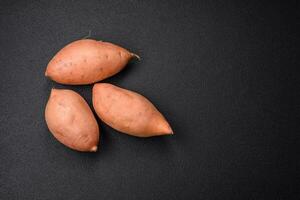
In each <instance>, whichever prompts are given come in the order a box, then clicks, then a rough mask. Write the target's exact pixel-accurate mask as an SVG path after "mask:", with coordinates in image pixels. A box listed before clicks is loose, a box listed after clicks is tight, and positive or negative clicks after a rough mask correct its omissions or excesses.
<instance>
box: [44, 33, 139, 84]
mask: <svg viewBox="0 0 300 200" xmlns="http://www.w3.org/2000/svg"><path fill="white" fill-rule="evenodd" d="M133 57H138V56H137V55H135V54H133V53H130V52H129V51H127V50H126V49H124V48H122V47H119V46H117V45H114V44H112V43H109V42H102V41H96V40H92V39H82V40H77V41H75V42H72V43H70V44H68V45H67V46H65V47H64V48H62V49H61V50H60V51H59V52H58V53H57V54H56V55H55V56H54V57H53V58H52V60H51V61H50V62H49V64H48V66H47V69H46V72H45V76H47V77H49V78H50V79H52V80H53V81H55V82H58V83H61V84H66V85H86V84H91V83H95V82H98V81H101V80H103V79H105V78H108V77H110V76H113V75H114V74H116V73H118V72H119V71H121V70H122V69H123V68H124V67H125V65H126V64H127V63H128V62H129V61H130V59H132V58H133Z"/></svg>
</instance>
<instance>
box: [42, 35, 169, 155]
mask: <svg viewBox="0 0 300 200" xmlns="http://www.w3.org/2000/svg"><path fill="white" fill-rule="evenodd" d="M132 58H138V59H139V57H138V56H137V55H136V54H133V53H131V52H129V51H127V50H126V49H124V48H122V47H119V46H117V45H114V44H112V43H109V42H102V41H96V40H92V39H82V40H78V41H75V42H72V43H70V44H68V45H67V46H65V47H64V48H63V49H61V50H60V51H59V52H58V53H57V54H56V55H55V56H54V57H53V58H52V60H51V61H50V62H49V64H48V66H47V69H46V72H45V75H46V76H47V77H49V78H50V79H52V80H54V81H56V82H58V83H61V84H68V85H85V84H92V83H96V82H98V81H101V80H103V79H105V78H108V77H110V76H113V75H114V74H116V73H118V72H119V71H121V70H122V69H123V68H124V66H125V65H126V64H127V63H128V62H129V61H130V60H131V59H132ZM92 96H93V97H92V99H93V100H92V101H93V107H94V109H95V111H96V113H97V115H98V116H99V118H100V119H101V120H102V121H103V122H105V123H106V124H107V125H109V126H111V127H112V128H114V129H116V130H118V131H120V132H123V133H126V134H129V135H133V136H138V137H150V136H157V135H167V134H173V131H172V129H171V127H170V125H169V124H168V122H167V121H166V119H165V118H164V117H163V115H162V114H161V113H160V112H159V111H158V110H157V109H156V108H155V106H154V105H153V104H152V103H151V102H150V101H149V100H148V99H146V98H145V97H143V96H142V95H140V94H138V93H136V92H133V91H129V90H126V89H123V88H120V87H117V86H114V85H112V84H108V83H96V84H94V86H93V94H92ZM45 119H46V123H47V125H48V128H49V130H50V131H51V133H52V134H53V135H54V137H55V138H56V139H58V140H59V141H60V142H61V143H63V144H64V145H66V146H68V147H70V148H72V149H74V150H78V151H92V152H93V151H97V148H98V143H99V127H98V124H97V121H96V119H95V117H94V115H93V112H92V111H91V109H90V107H89V106H88V104H87V102H86V101H85V100H84V99H83V98H82V97H81V96H80V95H79V94H78V93H76V92H74V91H72V90H67V89H52V90H51V94H50V97H49V100H48V103H47V105H46V110H45Z"/></svg>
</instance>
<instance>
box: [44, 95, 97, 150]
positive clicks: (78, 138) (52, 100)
mask: <svg viewBox="0 0 300 200" xmlns="http://www.w3.org/2000/svg"><path fill="white" fill-rule="evenodd" d="M45 119H46V123H47V125H48V128H49V130H50V132H51V133H52V134H53V136H54V137H55V138H56V139H57V140H58V141H60V142H61V143H63V144H64V145H66V146H67V147H69V148H71V149H74V150H77V151H91V152H95V151H97V145H98V142H99V127H98V124H97V121H96V119H95V117H94V114H93V112H92V111H91V109H90V107H89V106H88V104H87V103H86V101H85V100H84V99H83V98H82V97H81V96H80V95H79V94H77V93H76V92H74V91H72V90H64V89H52V90H51V94H50V97H49V100H48V102H47V105H46V110H45Z"/></svg>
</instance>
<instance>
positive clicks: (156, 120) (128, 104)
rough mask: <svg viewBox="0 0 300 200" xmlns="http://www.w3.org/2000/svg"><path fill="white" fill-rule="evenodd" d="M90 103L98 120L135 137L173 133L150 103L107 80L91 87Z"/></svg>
mask: <svg viewBox="0 0 300 200" xmlns="http://www.w3.org/2000/svg"><path fill="white" fill-rule="evenodd" d="M93 106H94V109H95V111H96V113H97V115H98V116H99V117H100V119H101V120H102V121H104V122H105V123H106V124H108V125H109V126H111V127H112V128H114V129H116V130H118V131H120V132H123V133H127V134H129V135H133V136H137V137H150V136H158V135H168V134H173V131H172V129H171V127H170V125H169V124H168V122H167V121H166V119H165V118H164V117H163V115H162V114H161V113H160V112H159V111H158V110H157V109H156V108H155V107H154V105H153V104H152V103H151V102H150V101H149V100H147V99H146V98H145V97H143V96H142V95H140V94H138V93H136V92H132V91H129V90H126V89H122V88H120V87H117V86H114V85H112V84H108V83H97V84H95V85H94V87H93Z"/></svg>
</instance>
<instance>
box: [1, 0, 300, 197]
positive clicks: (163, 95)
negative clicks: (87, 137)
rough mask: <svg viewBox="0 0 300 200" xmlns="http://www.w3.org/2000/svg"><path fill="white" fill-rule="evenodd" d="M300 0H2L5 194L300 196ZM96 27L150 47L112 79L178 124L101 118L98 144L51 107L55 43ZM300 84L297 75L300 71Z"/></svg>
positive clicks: (114, 38)
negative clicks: (67, 131)
mask: <svg viewBox="0 0 300 200" xmlns="http://www.w3.org/2000/svg"><path fill="white" fill-rule="evenodd" d="M299 21H300V20H299V4H298V5H297V3H296V1H295V2H292V1H289V3H282V2H275V1H272V2H270V3H268V2H267V1H265V2H263V1H238V0H236V1H226V2H225V1H221V0H220V1H216V0H214V1H169V2H165V1H136V0H131V1H121V0H120V1H96V0H94V1H52V2H51V1H3V0H0V48H1V49H0V72H1V78H0V81H1V82H0V95H1V101H0V111H1V115H0V123H1V124H0V125H1V126H0V199H1V200H2V199H3V200H4V199H5V200H6V199H7V200H9V199H23V200H24V199H26V200H27V199H28V200H29V199H30V200H32V199H64V200H65V199H72V200H76V199H78V200H79V199H80V200H81V199H85V200H90V199H163V200H168V199H299V198H300V194H299V193H300V192H299V189H300V182H299V180H300V179H299V178H300V176H299V168H300V165H299V161H298V159H299V154H298V153H296V150H297V148H296V147H297V144H298V142H299V132H300V131H299V126H298V124H297V123H299V118H298V120H297V117H299V115H297V110H298V111H299V99H298V100H297V99H296V97H297V94H299V93H298V92H299V87H297V86H299V84H298V83H299V82H297V78H298V76H297V74H296V73H295V72H294V71H293V70H294V69H296V67H299V62H298V61H299V57H298V58H297V54H296V53H297V48H298V46H297V45H296V44H297V43H298V44H299V32H298V31H297V29H296V28H297V27H299ZM89 30H91V31H92V38H95V39H99V40H104V41H111V42H114V43H116V44H119V45H121V46H124V47H126V48H128V49H130V50H131V51H133V52H136V53H137V54H139V55H140V56H141V57H142V60H141V61H140V62H137V61H134V62H132V63H131V64H129V65H128V66H127V68H126V69H125V70H124V71H122V72H121V73H119V74H118V75H116V76H114V77H112V78H110V79H108V80H105V81H106V82H110V83H114V84H116V85H119V86H121V87H125V88H128V89H131V90H134V91H137V92H139V93H141V94H143V95H145V96H146V97H148V98H149V99H150V100H151V101H152V102H153V103H154V104H155V105H156V106H157V107H158V108H159V109H160V111H161V112H162V113H163V114H164V115H165V116H166V118H167V119H168V120H169V122H170V123H171V125H172V127H173V129H174V131H175V135H174V136H171V137H158V138H149V139H139V138H134V137H130V136H127V135H124V134H119V133H118V132H116V131H114V130H113V129H111V128H109V127H107V126H106V125H104V124H103V123H101V129H102V132H101V142H100V151H99V152H97V153H79V152H75V151H72V150H70V149H68V148H66V147H64V146H63V145H61V144H60V143H59V142H58V141H56V140H55V139H54V138H53V136H52V135H51V134H50V132H49V131H48V129H47V126H46V124H45V121H44V108H45V104H46V101H47V99H48V96H49V92H50V89H51V88H52V87H57V88H71V89H74V90H76V91H78V92H79V93H80V94H81V95H83V96H84V98H85V99H86V100H87V101H88V102H89V104H90V105H91V86H83V87H77V86H76V87H73V86H61V85H58V84H55V83H53V82H51V81H49V80H47V79H46V78H45V77H44V71H45V68H46V65H47V63H48V61H49V60H50V59H51V57H52V56H53V55H54V54H55V53H56V52H57V51H58V50H59V49H60V48H62V47H63V46H64V45H66V44H67V43H69V42H71V41H74V40H77V39H80V38H82V37H84V36H85V35H87V34H88V31H89ZM297 84H298V85H297Z"/></svg>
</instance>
